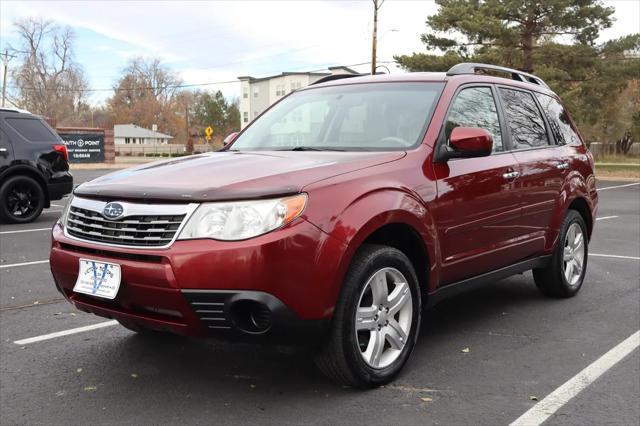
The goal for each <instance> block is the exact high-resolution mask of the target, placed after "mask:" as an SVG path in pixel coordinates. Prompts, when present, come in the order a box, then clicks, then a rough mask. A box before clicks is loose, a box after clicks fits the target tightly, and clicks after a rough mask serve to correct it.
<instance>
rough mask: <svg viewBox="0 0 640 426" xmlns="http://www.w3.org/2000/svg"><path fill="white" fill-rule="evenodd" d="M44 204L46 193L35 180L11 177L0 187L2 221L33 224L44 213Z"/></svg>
mask: <svg viewBox="0 0 640 426" xmlns="http://www.w3.org/2000/svg"><path fill="white" fill-rule="evenodd" d="M44 203H45V195H44V191H43V190H42V187H41V186H40V184H39V183H38V182H37V181H36V180H35V179H33V178H31V177H29V176H20V175H18V176H11V177H10V178H9V179H7V180H6V181H5V182H4V183H3V184H2V186H0V221H2V222H4V223H29V222H33V221H34V220H36V219H37V218H38V216H40V213H42V209H43V208H44Z"/></svg>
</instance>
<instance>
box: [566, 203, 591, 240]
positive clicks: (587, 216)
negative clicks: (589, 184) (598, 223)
mask: <svg viewBox="0 0 640 426" xmlns="http://www.w3.org/2000/svg"><path fill="white" fill-rule="evenodd" d="M569 210H575V211H577V212H578V213H580V216H582V219H583V220H584V223H585V225H587V236H588V238H589V239H591V233H592V232H593V216H592V214H591V209H590V208H589V203H588V202H587V200H586V199H585V198H583V197H576V198H574V199H573V201H571V202H570V203H569V205H568V206H567V212H568V211H569Z"/></svg>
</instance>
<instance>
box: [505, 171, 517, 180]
mask: <svg viewBox="0 0 640 426" xmlns="http://www.w3.org/2000/svg"><path fill="white" fill-rule="evenodd" d="M518 176H520V172H516V171H513V172H507V173H503V174H502V177H503V178H505V179H507V180H513V179H515V178H517V177H518Z"/></svg>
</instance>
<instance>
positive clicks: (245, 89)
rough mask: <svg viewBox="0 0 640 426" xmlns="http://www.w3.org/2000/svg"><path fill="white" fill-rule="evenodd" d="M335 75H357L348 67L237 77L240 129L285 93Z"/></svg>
mask: <svg viewBox="0 0 640 426" xmlns="http://www.w3.org/2000/svg"><path fill="white" fill-rule="evenodd" d="M335 74H358V72H356V71H354V70H352V69H351V68H348V67H343V66H338V67H330V68H328V71H327V72H283V73H281V74H277V75H272V76H269V77H262V78H255V77H250V76H243V77H238V80H240V127H241V128H242V129H244V128H245V126H246V125H247V124H249V123H250V122H251V120H253V119H254V118H256V117H257V116H258V115H260V114H261V113H262V112H263V111H264V110H265V109H267V108H268V107H269V106H270V105H271V104H273V103H274V102H276V101H277V100H279V99H280V98H282V97H283V96H284V95H286V94H287V93H290V92H293V91H294V90H296V89H300V88H301V87H305V86H308V85H309V84H311V83H313V82H315V81H318V80H319V79H321V78H322V77H326V76H328V75H335Z"/></svg>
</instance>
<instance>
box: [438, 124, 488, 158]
mask: <svg viewBox="0 0 640 426" xmlns="http://www.w3.org/2000/svg"><path fill="white" fill-rule="evenodd" d="M449 147H450V149H449V150H448V155H447V157H449V158H468V157H485V156H487V155H491V149H492V148H493V137H492V136H491V133H489V132H488V131H487V130H485V129H481V128H479V127H456V128H454V129H453V130H452V131H451V136H450V137H449Z"/></svg>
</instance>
